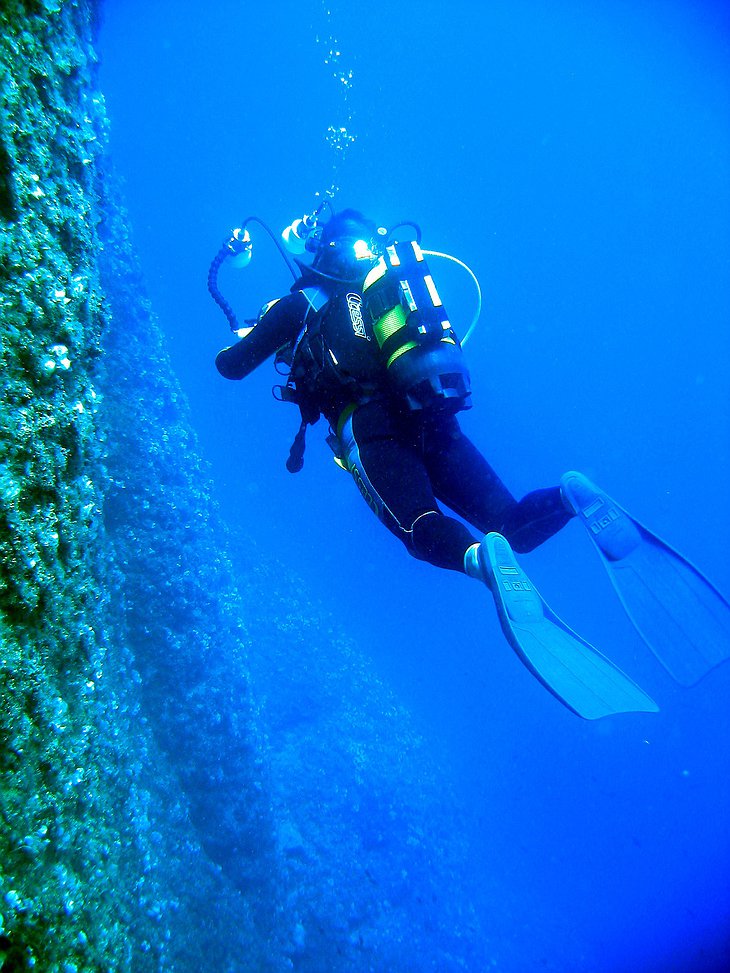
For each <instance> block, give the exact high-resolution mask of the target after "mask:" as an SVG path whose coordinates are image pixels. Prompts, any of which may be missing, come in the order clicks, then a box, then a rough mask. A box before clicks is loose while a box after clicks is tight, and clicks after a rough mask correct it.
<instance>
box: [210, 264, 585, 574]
mask: <svg viewBox="0 0 730 973" xmlns="http://www.w3.org/2000/svg"><path fill="white" fill-rule="evenodd" d="M357 293H358V285H357V282H354V281H353V282H351V285H350V288H349V289H348V288H347V287H345V288H342V287H338V286H336V285H335V284H333V283H332V282H330V281H328V280H323V279H320V278H317V276H316V275H312V274H307V273H306V272H305V274H304V276H303V277H302V279H301V280H300V281H298V282H297V283H296V284H295V285H294V287H293V288H292V293H291V294H289V295H288V296H286V297H284V298H282V299H281V300H279V301H277V302H275V303H273V304H272V305H269V306H268V308H267V309H265V311H264V313H262V315H261V316H260V317H259V320H258V322H257V323H256V326H255V327H254V328H253V330H251V331H250V332H249V333H248V334H246V335H245V336H244V337H243V338H242V339H241V340H240V341H239V342H238V343H237V344H235V345H232V346H231V347H230V348H226V349H224V350H223V351H221V352H220V353H219V355H218V357H217V358H216V366H217V368H218V371H219V372H220V373H221V375H223V376H224V377H225V378H229V379H241V378H244V377H245V376H246V375H248V374H249V373H250V372H251V371H253V369H254V368H256V367H257V366H258V365H259V364H261V363H262V362H263V361H265V360H266V359H267V358H269V357H271V356H272V355H274V354H275V352H276V351H278V350H279V349H281V348H282V347H284V346H292V345H293V344H294V343H296V342H297V339H302V336H303V335H304V340H303V341H301V342H300V346H299V349H300V350H301V349H303V348H305V347H306V349H307V353H308V354H309V357H310V358H312V357H314V358H315V359H317V360H320V363H321V365H322V369H323V371H322V373H321V374H320V376H319V380H318V381H317V382H316V383H315V385H316V391H315V396H316V400H317V401H316V405H317V407H318V408H319V410H320V411H321V412H322V414H323V415H324V416H325V418H326V419H327V420H328V422H329V423H330V426H331V428H332V430H333V432H335V433H336V434H337V436H338V440H339V447H340V456H341V458H342V460H343V461H344V464H345V465H346V467H347V468H348V469H349V470H350V472H351V473H352V475H353V478H354V479H355V482H356V483H357V486H358V489H359V490H360V492H361V494H362V495H363V497H364V498H365V500H366V501H367V502H368V504H369V505H370V507H371V508H372V509H373V510H374V512H375V513H376V514H377V515H378V517H379V518H380V520H382V522H383V523H384V524H385V526H386V527H387V528H388V529H389V530H390V531H391V532H392V533H393V534H395V535H396V536H397V537H398V538H400V540H401V541H402V542H403V543H404V544H405V545H406V547H407V548H408V550H409V551H410V553H411V554H413V555H414V556H415V557H418V558H421V559H422V560H425V561H429V562H430V563H431V564H434V565H437V566H438V567H443V568H451V569H453V570H456V571H463V570H464V555H465V553H466V551H467V549H468V548H469V547H470V546H471V545H472V544H474V543H476V542H477V540H478V539H479V538H477V537H475V536H474V534H473V533H472V531H470V530H469V528H468V527H466V526H465V525H464V524H463V523H462V522H461V520H457V519H456V518H455V517H450V516H448V515H447V514H445V513H443V512H442V511H441V509H440V508H439V504H438V501H441V502H442V503H443V504H445V505H446V506H447V507H449V508H450V509H451V510H452V511H453V512H454V513H456V514H457V515H458V516H459V517H463V518H464V520H466V521H468V522H469V523H470V524H472V525H473V526H474V527H475V528H477V530H478V531H479V532H480V533H481V534H486V533H488V532H489V531H498V532H499V533H501V534H503V535H504V536H505V537H506V538H507V540H508V541H509V542H510V544H511V545H512V546H513V548H514V549H515V550H516V551H518V552H526V551H530V550H532V549H533V548H535V547H537V546H538V545H539V544H541V543H543V541H545V540H547V539H548V538H549V537H551V536H552V535H553V534H555V533H556V532H557V531H558V530H560V528H561V527H563V526H564V525H565V524H566V523H567V522H568V521H569V520H570V518H571V517H572V514H571V513H569V511H568V510H567V508H566V507H565V506H564V504H563V502H562V499H561V496H560V488H559V487H551V488H548V489H544V490H535V491H533V492H532V493H529V494H527V496H525V497H524V498H523V499H522V500H520V501H517V500H515V498H514V497H513V496H512V494H511V493H510V492H509V490H508V489H507V488H506V487H505V485H504V484H503V483H502V481H501V480H500V478H499V477H498V476H497V474H496V473H495V472H494V470H493V469H492V468H491V466H490V465H489V464H488V463H487V461H486V460H485V459H484V457H483V456H482V455H481V453H480V452H479V450H478V449H477V448H476V447H475V446H474V445H473V443H472V442H471V441H470V440H469V439H468V438H467V437H466V436H465V435H464V434H463V432H462V431H461V429H460V427H459V422H458V419H457V417H456V416H455V415H453V414H448V413H445V412H438V411H427V410H419V411H412V410H410V409H409V407H408V406H407V405H406V404H405V402H404V401H403V400H402V399H401V398H400V397H399V396H397V395H396V394H395V393H393V392H392V391H391V389H390V388H389V387H388V379H387V376H386V375H385V370H384V368H383V367H382V366H381V365H380V364H379V362H378V359H377V355H376V348H375V342H374V341H371V340H370V339H368V338H367V337H366V336H365V335H362V334H357V335H355V336H353V333H352V332H353V328H352V327H350V324H349V322H350V317H351V315H350V314H349V313H348V301H347V299H348V297H349V298H353V296H354V295H356V294H357ZM350 303H352V302H350ZM323 315H325V316H326V315H328V316H329V317H328V318H327V319H326V320H328V321H329V322H330V324H329V327H330V330H333V327H332V322H335V324H336V326H335V327H334V331H335V333H336V338H335V339H334V340H335V341H339V345H338V347H337V348H336V349H335V354H334V356H333V355H330V354H328V351H327V343H326V342H324V343H323V342H322V341H319V340H318V336H319V322H320V321H321V320H322V317H323ZM343 322H344V326H343ZM305 323H306V326H307V327H306V329H305ZM310 329H311V330H312V331H313V332H314V333H315V340H314V341H312V342H309V341H308V339H307V331H309V330H310ZM322 330H326V327H324V326H323V329H322ZM355 330H357V329H355ZM311 345H314V348H315V352H314V355H312V349H311ZM297 354H299V351H298V352H297ZM333 357H335V358H336V360H337V362H338V369H339V372H340V374H339V375H338V376H337V377H335V374H334V371H333V370H332V368H331V364H330V362H331V360H332V359H333ZM295 365H296V356H295Z"/></svg>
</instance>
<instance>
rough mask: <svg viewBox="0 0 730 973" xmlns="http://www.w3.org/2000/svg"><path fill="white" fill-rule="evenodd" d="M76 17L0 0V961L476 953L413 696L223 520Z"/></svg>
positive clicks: (279, 964) (69, 967) (57, 3)
mask: <svg viewBox="0 0 730 973" xmlns="http://www.w3.org/2000/svg"><path fill="white" fill-rule="evenodd" d="M94 18H95V5H94V4H93V3H92V2H87V0H75V2H65V3H61V0H35V2H30V0H29V2H25V3H21V2H13V0H10V2H8V0H6V2H5V3H4V4H3V6H2V8H1V10H0V72H1V73H0V98H1V99H2V113H1V115H0V234H1V235H0V275H1V276H0V304H1V314H2V330H1V332H0V338H1V341H2V352H1V354H2V372H1V373H0V388H1V395H0V419H1V420H2V421H1V423H0V437H2V438H1V439H0V462H1V464H2V465H1V467H0V518H1V520H2V523H1V525H0V572H1V573H2V586H1V588H0V638H1V644H0V694H1V709H0V775H1V777H0V970H2V971H4V973H7V971H15V970H24V969H38V970H43V971H59V973H74V971H82V970H113V971H115V973H116V971H126V970H135V971H140V973H144V971H148V970H149V971H152V970H171V971H172V970H174V971H182V973H187V971H190V973H193V971H199V970H201V969H215V970H221V971H223V970H230V971H262V973H265V971H268V970H271V971H279V970H282V971H283V970H299V971H306V973H309V971H311V973H319V971H322V973H324V971H336V970H342V971H359V970H363V971H365V970H376V971H383V970H388V971H393V973H397V971H421V970H423V971H425V970H434V971H436V970H438V971H449V970H464V969H467V970H478V969H483V968H485V967H486V965H487V961H486V960H485V958H484V956H483V954H482V950H483V937H482V936H481V934H480V932H479V930H478V928H477V924H476V919H475V916H474V912H473V909H472V906H471V904H470V898H469V896H468V894H467V893H466V892H465V890H463V889H462V888H461V886H460V882H459V878H458V876H459V872H460V868H461V862H462V861H463V856H464V855H465V854H466V849H465V848H464V847H463V846H462V843H461V841H460V840H459V836H458V835H459V832H458V827H457V826H456V822H457V821H458V814H457V812H456V810H455V808H454V804H453V801H452V799H451V798H450V797H449V793H448V786H447V784H446V782H445V781H444V780H443V779H442V778H441V777H440V775H439V772H438V770H437V768H436V767H435V765H434V762H433V761H432V759H431V758H430V755H429V753H428V747H427V745H426V744H425V742H424V741H423V740H421V739H420V738H419V737H418V735H417V734H415V733H414V731H413V729H412V727H411V723H410V720H409V717H408V714H407V713H405V712H404V711H403V710H402V709H401V708H400V707H399V706H398V703H397V701H396V700H395V699H394V698H393V697H392V695H391V694H390V693H389V691H388V690H387V688H386V687H384V686H382V685H381V684H380V683H379V682H378V680H377V679H376V678H375V677H374V676H373V675H372V673H371V672H370V670H369V668H368V665H367V661H366V657H365V656H364V655H363V654H361V653H359V652H358V650H357V648H356V647H355V646H354V645H352V644H351V643H350V642H349V641H348V640H347V639H346V638H345V637H344V636H343V634H342V632H341V631H340V629H339V628H338V626H337V624H336V623H335V622H333V620H332V619H331V618H330V617H329V616H328V614H327V612H326V610H325V609H323V608H321V607H318V606H315V605H312V604H311V603H310V602H309V601H308V600H307V598H306V596H305V595H303V594H302V591H303V590H304V585H303V583H302V582H301V581H300V580H299V579H297V578H296V577H294V576H293V575H291V574H290V573H289V572H288V571H287V570H285V569H283V568H282V567H281V566H280V565H277V564H274V563H273V562H271V561H268V560H267V559H266V558H263V557H261V556H260V554H259V553H258V552H256V551H255V550H253V549H252V547H251V544H250V542H248V541H247V540H246V538H245V536H241V537H234V540H235V543H232V544H231V545H230V552H229V553H227V552H226V550H225V547H224V546H223V545H222V543H221V538H223V537H224V536H228V537H230V536H231V529H230V526H228V525H227V526H226V527H225V528H224V527H223V525H222V523H221V522H220V517H219V514H218V512H217V511H216V509H215V508H214V506H213V504H212V502H211V499H210V491H209V489H208V486H207V473H206V472H205V469H204V466H203V464H202V462H201V459H200V457H199V452H198V448H197V444H196V440H195V435H194V432H193V431H192V424H191V422H190V417H189V415H188V411H187V405H186V402H185V400H184V397H183V395H182V394H181V391H180V389H179V386H178V384H177V382H176V380H175V378H174V375H172V373H171V369H170V364H169V360H168V357H167V354H166V351H165V348H164V344H163V340H162V336H161V334H160V331H159V329H158V327H157V324H156V321H155V318H154V314H153V312H152V309H151V308H150V306H149V304H148V302H147V300H146V299H145V297H144V287H143V282H142V277H141V274H140V271H139V268H138V267H137V264H136V261H135V257H134V254H133V250H132V247H131V244H130V233H129V229H128V226H127V224H126V221H125V219H124V214H123V209H122V206H121V203H120V201H119V193H118V191H117V189H116V188H115V183H114V180H113V178H112V176H111V174H110V172H111V167H110V164H109V162H108V160H107V158H106V155H105V152H106V128H107V122H106V117H105V112H104V102H103V97H102V95H101V94H100V93H99V92H98V91H97V90H96V87H95V79H94V64H95V55H94V49H93V31H94Z"/></svg>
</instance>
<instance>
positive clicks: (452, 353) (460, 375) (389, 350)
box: [363, 240, 471, 412]
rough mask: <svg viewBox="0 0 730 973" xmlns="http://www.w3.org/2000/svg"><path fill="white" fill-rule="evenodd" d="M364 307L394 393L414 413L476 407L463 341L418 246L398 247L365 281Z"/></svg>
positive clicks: (390, 248) (395, 245)
mask: <svg viewBox="0 0 730 973" xmlns="http://www.w3.org/2000/svg"><path fill="white" fill-rule="evenodd" d="M363 303H364V305H365V307H366V309H367V312H368V313H369V315H370V319H371V322H372V329H373V334H374V336H375V339H376V341H377V343H378V346H379V348H380V352H381V355H382V358H383V362H384V364H385V369H386V373H387V375H388V379H389V382H390V384H391V387H392V388H393V390H394V391H395V392H397V393H399V394H400V395H402V396H403V398H404V399H405V401H406V402H407V404H408V406H409V408H410V409H413V410H419V409H439V410H444V411H447V412H459V411H461V410H463V409H468V408H470V407H471V383H470V379H469V372H468V370H467V367H466V362H465V360H464V354H463V352H462V350H461V345H460V343H459V339H458V338H457V337H456V334H455V333H454V330H453V328H452V327H451V323H450V322H449V319H448V316H447V314H446V309H445V308H444V306H443V303H442V301H441V298H440V297H439V294H438V291H437V290H436V285H435V284H434V281H433V277H432V276H431V274H430V272H429V269H428V264H427V263H426V259H425V257H424V255H423V251H422V250H421V248H420V246H419V245H418V243H417V242H416V241H415V240H413V241H410V242H407V243H393V244H391V245H390V246H388V247H387V248H386V252H385V255H384V256H383V257H381V258H380V260H379V261H378V263H377V264H376V265H375V267H373V269H372V270H371V271H370V273H369V274H368V275H367V277H366V278H365V283H364V285H363Z"/></svg>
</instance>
